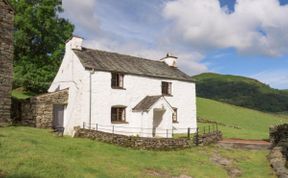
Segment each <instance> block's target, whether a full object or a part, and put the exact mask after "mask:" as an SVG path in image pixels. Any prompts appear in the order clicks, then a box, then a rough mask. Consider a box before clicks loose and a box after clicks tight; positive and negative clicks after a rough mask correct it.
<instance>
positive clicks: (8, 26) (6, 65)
mask: <svg viewBox="0 0 288 178" xmlns="http://www.w3.org/2000/svg"><path fill="white" fill-rule="evenodd" d="M13 22H14V12H13V9H12V8H11V6H10V5H9V4H8V3H7V1H5V0H0V125H3V124H6V123H9V122H10V121H11V119H10V107H11V97H10V96H11V90H12V72H13V69H12V68H13V50H14V49H13V29H14V25H13V24H14V23H13Z"/></svg>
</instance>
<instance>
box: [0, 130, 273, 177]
mask: <svg viewBox="0 0 288 178" xmlns="http://www.w3.org/2000/svg"><path fill="white" fill-rule="evenodd" d="M0 150H1V151H0V175H6V176H7V177H29V178H30V177H37V178H39V177H43V178H45V177H47V178H53V177H69V178H73V177H87V178H88V177H164V176H167V177H170V176H179V175H181V174H184V175H190V176H193V177H201V178H205V177H207V178H211V177H221V178H225V177H228V175H227V173H226V171H225V170H224V169H223V168H222V167H220V166H218V165H216V164H215V163H213V162H212V161H211V160H210V157H211V155H212V154H213V153H214V152H219V153H220V154H221V155H222V156H225V157H229V158H231V159H234V160H235V162H234V166H236V167H238V168H239V169H240V170H241V171H242V176H241V177H244V178H245V177H246V178H248V177H249V178H253V177H255V178H256V177H261V178H270V177H271V178H272V177H275V176H274V175H273V173H272V171H271V169H270V166H269V164H268V162H267V160H266V155H267V153H268V152H267V151H248V150H225V149H220V148H218V147H212V146H211V147H196V148H192V149H188V150H183V151H173V152H154V151H138V150H131V149H126V148H121V147H117V146H113V145H108V144H104V143H99V142H96V141H92V140H88V139H73V138H69V137H64V138H60V137H55V136H53V135H52V134H51V133H49V131H48V130H41V129H35V128H28V127H10V128H0ZM153 175H154V176H153ZM0 177H1V176H0Z"/></svg>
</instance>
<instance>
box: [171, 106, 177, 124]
mask: <svg viewBox="0 0 288 178" xmlns="http://www.w3.org/2000/svg"><path fill="white" fill-rule="evenodd" d="M173 110H174V113H173V114H172V121H173V123H177V122H178V121H177V108H173Z"/></svg>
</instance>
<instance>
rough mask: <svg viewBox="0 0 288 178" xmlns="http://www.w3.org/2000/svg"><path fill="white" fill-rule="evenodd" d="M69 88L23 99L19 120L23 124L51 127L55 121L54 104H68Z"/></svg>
mask: <svg viewBox="0 0 288 178" xmlns="http://www.w3.org/2000/svg"><path fill="white" fill-rule="evenodd" d="M67 102H68V90H62V91H58V92H54V93H47V94H43V95H39V96H36V97H32V98H30V99H28V100H25V101H22V102H21V105H20V107H19V109H20V111H19V113H20V114H19V115H20V116H18V117H20V118H17V120H19V121H20V123H21V124H23V125H28V126H33V127H38V128H51V127H52V123H53V105H55V104H67Z"/></svg>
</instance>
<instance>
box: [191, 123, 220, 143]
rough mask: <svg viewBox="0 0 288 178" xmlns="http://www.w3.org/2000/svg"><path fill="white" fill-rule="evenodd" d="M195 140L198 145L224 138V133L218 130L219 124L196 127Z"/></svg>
mask: <svg viewBox="0 0 288 178" xmlns="http://www.w3.org/2000/svg"><path fill="white" fill-rule="evenodd" d="M193 139H194V140H193V141H194V143H195V144H196V145H200V144H206V143H211V142H214V141H219V140H221V139H222V133H221V131H220V130H218V124H217V123H213V124H209V125H206V126H201V127H198V128H197V129H196V132H195V134H194V135H193Z"/></svg>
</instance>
